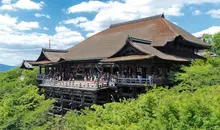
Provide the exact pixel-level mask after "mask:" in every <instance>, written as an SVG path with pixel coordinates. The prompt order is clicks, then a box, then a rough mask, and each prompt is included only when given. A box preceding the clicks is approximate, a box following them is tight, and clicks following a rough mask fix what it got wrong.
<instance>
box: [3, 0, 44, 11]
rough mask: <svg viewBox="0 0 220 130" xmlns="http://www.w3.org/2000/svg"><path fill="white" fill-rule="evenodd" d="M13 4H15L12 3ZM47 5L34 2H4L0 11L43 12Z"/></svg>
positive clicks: (30, 0) (4, 0)
mask: <svg viewBox="0 0 220 130" xmlns="http://www.w3.org/2000/svg"><path fill="white" fill-rule="evenodd" d="M12 2H13V3H12ZM44 5H45V3H44V2H43V1H40V2H39V3H38V2H33V1H32V0H18V1H17V2H14V0H3V1H2V6H1V7H0V10H11V11H15V10H16V9H25V10H41V9H42V7H43V6H44Z"/></svg>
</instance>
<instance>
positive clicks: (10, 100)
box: [0, 68, 55, 130]
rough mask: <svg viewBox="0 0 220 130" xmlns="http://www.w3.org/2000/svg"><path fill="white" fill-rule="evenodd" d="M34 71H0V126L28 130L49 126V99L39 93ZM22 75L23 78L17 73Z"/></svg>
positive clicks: (50, 124)
mask: <svg viewBox="0 0 220 130" xmlns="http://www.w3.org/2000/svg"><path fill="white" fill-rule="evenodd" d="M35 72H36V70H34V71H23V72H22V70H20V69H18V68H16V69H14V70H11V71H9V72H5V73H0V124H1V125H0V129H3V130H30V129H31V130H32V129H46V128H50V127H51V126H52V124H53V122H54V119H55V118H54V119H53V118H52V117H50V116H49V115H48V111H49V110H50V108H51V106H52V103H53V100H45V97H44V95H39V94H38V92H39V90H38V88H37V87H36V86H35V85H34V84H35V79H34V75H35ZM21 75H24V80H21V79H20V76H21Z"/></svg>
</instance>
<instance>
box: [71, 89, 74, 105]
mask: <svg viewBox="0 0 220 130" xmlns="http://www.w3.org/2000/svg"><path fill="white" fill-rule="evenodd" d="M73 93H74V92H73V90H72V91H71V109H73V100H74V94H73Z"/></svg>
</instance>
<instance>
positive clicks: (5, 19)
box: [0, 14, 17, 26]
mask: <svg viewBox="0 0 220 130" xmlns="http://www.w3.org/2000/svg"><path fill="white" fill-rule="evenodd" d="M0 19H1V20H0V25H2V26H3V25H4V26H15V25H16V22H17V18H14V17H11V16H9V15H7V14H5V15H2V14H0Z"/></svg>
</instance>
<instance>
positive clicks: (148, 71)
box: [147, 65, 152, 75]
mask: <svg viewBox="0 0 220 130" xmlns="http://www.w3.org/2000/svg"><path fill="white" fill-rule="evenodd" d="M147 73H148V74H149V75H152V65H149V66H148V67H147Z"/></svg>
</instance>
